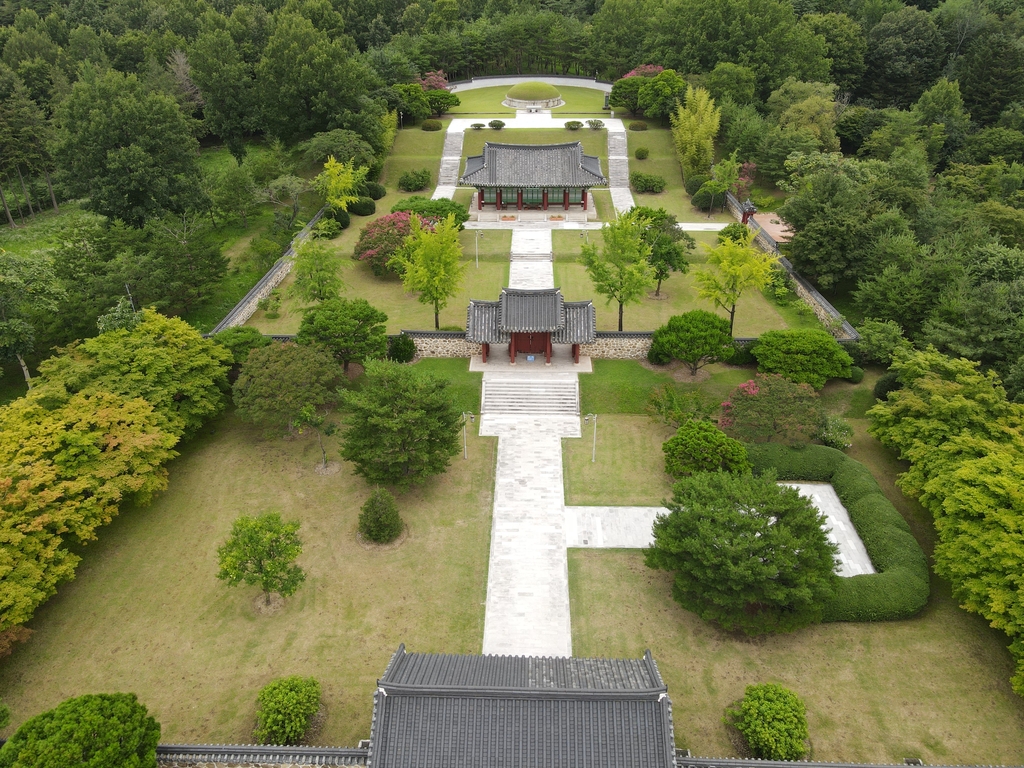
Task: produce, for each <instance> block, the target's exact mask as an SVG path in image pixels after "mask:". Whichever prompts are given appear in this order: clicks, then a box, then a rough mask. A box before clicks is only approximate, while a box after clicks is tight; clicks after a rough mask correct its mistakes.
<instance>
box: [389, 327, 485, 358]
mask: <svg viewBox="0 0 1024 768" xmlns="http://www.w3.org/2000/svg"><path fill="white" fill-rule="evenodd" d="M402 333H404V334H406V335H407V336H411V337H412V340H413V341H414V342H415V343H416V354H417V355H418V356H419V357H472V356H473V355H479V354H480V345H479V344H474V343H473V342H471V341H466V334H465V333H463V332H460V331H402Z"/></svg>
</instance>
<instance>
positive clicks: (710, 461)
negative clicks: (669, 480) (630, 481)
mask: <svg viewBox="0 0 1024 768" xmlns="http://www.w3.org/2000/svg"><path fill="white" fill-rule="evenodd" d="M661 450H662V451H664V453H665V473H666V474H669V475H671V476H672V477H674V478H676V479H679V478H681V477H686V476H687V475H692V474H693V473H694V472H749V471H750V462H749V461H747V449H746V447H745V446H744V445H743V443H741V442H740V441H739V440H733V439H732V438H731V437H729V436H727V435H726V434H725V433H724V432H723V431H722V430H720V429H719V428H718V427H716V426H715V425H714V424H712V423H711V422H709V421H687V422H686V423H684V424H683V425H682V426H680V427H679V429H677V430H676V433H675V434H674V435H673V436H672V437H670V438H669V439H668V440H666V441H665V442H664V443H663V444H662V446H661Z"/></svg>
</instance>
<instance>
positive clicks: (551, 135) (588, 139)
mask: <svg viewBox="0 0 1024 768" xmlns="http://www.w3.org/2000/svg"><path fill="white" fill-rule="evenodd" d="M487 141H493V142H497V143H501V144H565V143H567V142H572V141H579V142H582V143H583V152H584V154H587V155H597V156H598V157H599V158H601V168H602V169H603V170H604V173H605V175H607V174H608V131H605V130H601V131H591V130H590V129H585V130H582V131H570V130H567V129H565V128H505V129H502V130H500V131H492V130H490V129H487V130H482V131H472V130H470V131H466V133H465V134H464V137H463V140H462V165H461V166H460V170H459V173H460V174H461V173H462V172H463V171H465V170H466V158H467V157H468V156H470V155H479V154H481V153H482V152H483V151H484V142H487ZM609 199H610V198H609Z"/></svg>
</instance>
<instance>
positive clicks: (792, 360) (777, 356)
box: [753, 328, 853, 389]
mask: <svg viewBox="0 0 1024 768" xmlns="http://www.w3.org/2000/svg"><path fill="white" fill-rule="evenodd" d="M753 354H754V357H756V358H757V369H758V370H759V371H761V372H762V373H779V374H782V375H783V376H785V377H786V378H787V379H789V380H790V381H795V382H797V383H798V384H810V385H811V386H812V387H814V388H815V389H821V388H822V387H824V386H825V382H826V381H828V380H829V379H832V378H840V379H845V378H847V377H849V375H850V366H851V365H852V364H853V358H851V357H850V355H849V354H848V353H847V352H846V350H845V349H843V348H842V347H841V346H839V342H838V341H836V340H835V337H833V336H832V334H831V333H829V332H828V331H826V330H824V329H821V328H800V329H793V330H787V331H766V332H765V333H762V334H761V337H760V338H759V339H758V342H757V347H756V348H755V349H754V353H753Z"/></svg>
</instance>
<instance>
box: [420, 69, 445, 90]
mask: <svg viewBox="0 0 1024 768" xmlns="http://www.w3.org/2000/svg"><path fill="white" fill-rule="evenodd" d="M417 82H418V83H419V84H420V85H421V86H423V90H424V91H447V90H448V75H446V74H445V73H444V70H443V69H438V70H436V71H434V72H427V73H426V74H425V75H423V77H422V78H420V79H419V80H417Z"/></svg>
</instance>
